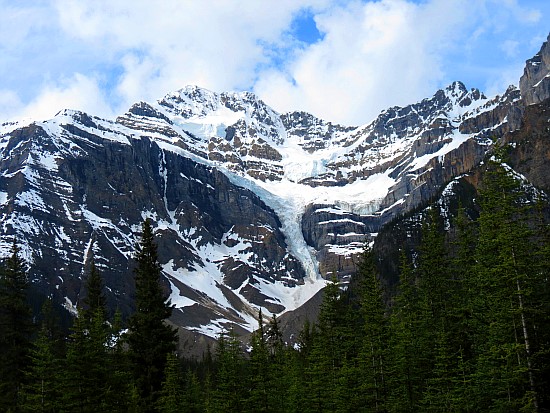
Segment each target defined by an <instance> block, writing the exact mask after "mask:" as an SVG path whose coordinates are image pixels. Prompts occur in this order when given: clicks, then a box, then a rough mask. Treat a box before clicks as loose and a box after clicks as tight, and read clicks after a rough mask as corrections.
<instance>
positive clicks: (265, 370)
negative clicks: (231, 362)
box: [247, 309, 272, 412]
mask: <svg viewBox="0 0 550 413" xmlns="http://www.w3.org/2000/svg"><path fill="white" fill-rule="evenodd" d="M251 345H252V349H251V351H250V362H249V365H250V376H251V377H250V384H251V388H250V392H249V397H248V401H247V404H248V411H251V412H252V411H255V412H269V411H272V408H271V406H270V403H269V402H270V400H269V392H270V387H271V380H270V379H271V377H270V374H269V373H270V372H269V353H268V348H267V342H266V334H265V329H264V322H263V314H262V310H261V309H260V311H259V314H258V329H257V330H256V331H255V332H254V333H252V339H251Z"/></svg>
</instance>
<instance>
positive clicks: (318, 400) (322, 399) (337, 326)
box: [306, 279, 345, 411]
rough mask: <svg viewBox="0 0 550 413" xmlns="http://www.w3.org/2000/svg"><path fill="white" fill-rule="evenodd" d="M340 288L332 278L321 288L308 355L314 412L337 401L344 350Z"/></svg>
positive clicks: (330, 407)
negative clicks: (316, 332)
mask: <svg viewBox="0 0 550 413" xmlns="http://www.w3.org/2000/svg"><path fill="white" fill-rule="evenodd" d="M339 297H340V288H339V284H338V281H337V280H336V279H333V280H332V281H331V282H329V283H328V284H327V286H326V287H325V289H324V296H323V302H322V304H321V309H320V312H319V321H318V334H317V335H316V336H315V340H314V341H313V346H312V349H311V353H310V354H309V357H308V359H309V360H308V366H307V369H306V381H307V385H308V391H307V397H308V398H307V400H306V402H307V404H308V405H309V406H308V407H309V408H310V409H311V410H313V411H334V410H336V408H337V405H338V404H339V402H340V400H339V388H338V386H339V378H340V374H341V370H340V369H341V367H342V364H343V358H344V357H345V356H344V353H345V344H344V343H343V341H342V338H343V337H342V330H341V329H342V328H343V327H344V326H342V324H341V323H340V321H341V318H340V316H341V314H340V312H339V310H340V306H339Z"/></svg>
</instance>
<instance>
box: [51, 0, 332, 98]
mask: <svg viewBox="0 0 550 413" xmlns="http://www.w3.org/2000/svg"><path fill="white" fill-rule="evenodd" d="M323 3H324V1H323V0H301V1H297V0H284V1H281V0H279V1H277V2H271V4H270V7H266V3H265V2H259V1H257V0H246V1H239V2H233V1H203V0H201V1H189V0H187V1H181V0H166V1H163V2H157V3H155V4H154V6H153V5H152V3H151V2H150V1H145V0H136V1H133V2H112V1H110V0H98V1H94V2H89V1H69V0H58V1H57V10H58V12H59V16H60V22H61V25H62V27H63V28H64V30H65V31H66V32H67V33H70V34H71V36H74V37H76V38H80V39H81V40H84V41H85V42H87V43H88V44H90V45H93V47H101V48H105V49H106V50H108V51H110V53H111V55H112V56H116V58H119V59H120V60H121V63H122V66H123V73H122V74H121V76H120V79H119V80H120V81H119V84H118V86H117V92H118V93H119V94H120V96H121V99H122V100H123V101H125V102H131V101H135V100H138V99H154V98H159V97H161V96H162V95H164V94H165V93H167V92H169V91H172V90H175V89H179V88H181V87H183V86H185V85H187V84H197V85H200V86H202V87H206V88H211V89H213V90H226V89H233V88H237V89H245V88H249V87H250V85H252V84H253V82H254V79H255V76H256V69H257V67H258V66H259V65H262V64H266V63H267V62H268V59H269V56H268V51H267V50H266V49H265V48H264V47H263V46H262V45H263V44H266V43H267V44H277V43H279V42H280V41H282V35H283V33H284V31H285V30H286V29H287V28H288V27H289V25H290V23H291V21H292V19H293V17H294V16H295V15H296V13H298V12H299V11H300V10H301V9H302V8H303V7H310V6H311V7H319V6H321V5H322V4H323Z"/></svg>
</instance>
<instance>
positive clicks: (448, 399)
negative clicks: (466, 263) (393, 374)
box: [417, 208, 459, 411]
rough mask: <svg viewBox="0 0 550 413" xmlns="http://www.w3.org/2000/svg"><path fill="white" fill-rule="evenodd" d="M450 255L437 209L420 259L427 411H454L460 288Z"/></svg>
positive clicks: (420, 336)
mask: <svg viewBox="0 0 550 413" xmlns="http://www.w3.org/2000/svg"><path fill="white" fill-rule="evenodd" d="M448 262H449V253H448V251H447V248H446V244H445V231H444V229H443V225H442V222H441V216H440V215H439V212H438V208H431V209H430V210H429V212H428V214H427V217H426V218H425V219H424V222H423V226H422V243H421V245H420V254H419V257H418V269H417V273H418V277H419V282H418V292H419V305H420V311H421V314H420V320H421V323H420V326H419V329H418V331H417V336H418V340H419V341H420V350H421V354H419V355H418V357H420V358H421V359H422V363H423V367H422V370H423V371H425V372H428V374H429V375H428V377H427V380H426V389H425V391H424V394H423V399H422V401H421V403H422V406H423V409H424V410H426V411H451V410H453V406H452V402H453V391H452V390H453V377H454V374H455V373H456V368H457V363H458V360H459V359H458V357H456V353H455V348H454V344H456V343H454V339H455V336H454V333H455V332H454V328H455V327H456V326H455V325H453V324H451V322H450V321H451V317H452V316H453V315H454V313H455V305H456V304H457V301H456V300H457V294H456V293H455V292H456V291H457V289H458V284H457V282H456V280H455V279H454V278H453V276H452V273H451V268H450V266H449V265H448Z"/></svg>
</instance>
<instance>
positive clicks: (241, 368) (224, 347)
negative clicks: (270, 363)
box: [209, 330, 249, 412]
mask: <svg viewBox="0 0 550 413" xmlns="http://www.w3.org/2000/svg"><path fill="white" fill-rule="evenodd" d="M216 362H217V367H218V368H217V375H216V386H215V388H214V391H213V392H212V393H213V394H212V397H211V400H210V403H209V408H210V410H211V411H213V412H240V411H243V410H244V408H245V401H246V389H248V388H249V380H248V379H249V378H248V375H247V374H246V370H245V361H244V358H243V354H242V349H241V344H240V342H239V340H238V339H237V336H236V334H235V332H234V331H233V330H231V331H230V332H229V333H225V332H224V333H222V334H220V336H219V337H218V344H217V347H216Z"/></svg>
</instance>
